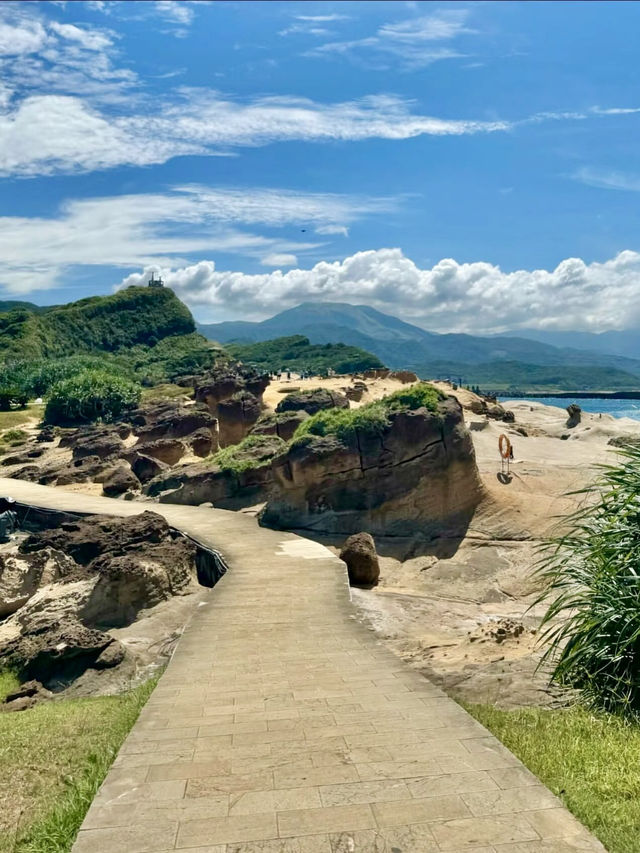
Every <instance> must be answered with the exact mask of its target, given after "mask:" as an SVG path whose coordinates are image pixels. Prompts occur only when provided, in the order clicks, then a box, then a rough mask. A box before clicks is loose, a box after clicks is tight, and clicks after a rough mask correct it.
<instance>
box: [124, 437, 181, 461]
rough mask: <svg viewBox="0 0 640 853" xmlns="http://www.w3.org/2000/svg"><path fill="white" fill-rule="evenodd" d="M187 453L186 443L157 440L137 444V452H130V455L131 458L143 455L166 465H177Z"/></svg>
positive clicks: (171, 439) (176, 440) (172, 440)
mask: <svg viewBox="0 0 640 853" xmlns="http://www.w3.org/2000/svg"><path fill="white" fill-rule="evenodd" d="M186 452H187V448H186V445H185V443H184V442H183V441H180V439H178V438H157V439H155V440H154V441H146V442H140V443H138V444H136V446H135V450H133V451H129V454H128V455H129V458H131V457H132V456H133V455H134V454H135V453H142V454H144V456H151V457H152V459H157V460H158V461H160V462H164V463H165V465H176V464H177V463H178V462H179V461H180V460H181V459H182V457H183V456H184V455H185V453H186Z"/></svg>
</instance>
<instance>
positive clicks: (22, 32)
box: [0, 15, 47, 56]
mask: <svg viewBox="0 0 640 853" xmlns="http://www.w3.org/2000/svg"><path fill="white" fill-rule="evenodd" d="M46 41H47V33H46V30H45V28H44V27H43V26H42V24H41V23H40V22H39V21H37V20H29V19H28V18H26V17H23V16H22V15H20V16H19V17H18V18H17V20H16V21H15V22H12V21H9V20H8V19H6V18H5V19H0V56H17V55H20V54H27V53H35V52H36V51H38V50H40V49H41V48H42V47H44V45H45V44H46Z"/></svg>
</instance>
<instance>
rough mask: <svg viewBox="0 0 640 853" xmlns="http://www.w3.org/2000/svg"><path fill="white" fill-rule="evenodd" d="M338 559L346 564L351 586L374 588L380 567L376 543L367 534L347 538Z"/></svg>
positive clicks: (356, 534) (357, 534)
mask: <svg viewBox="0 0 640 853" xmlns="http://www.w3.org/2000/svg"><path fill="white" fill-rule="evenodd" d="M340 559H341V560H344V562H345V563H346V564H347V571H348V573H349V583H350V584H351V585H352V586H375V585H376V584H377V583H378V578H379V577H380V565H379V563H378V555H377V553H376V543H375V542H374V541H373V536H371V535H370V534H369V533H355V534H354V535H353V536H349V538H348V539H347V541H346V542H345V543H344V545H343V546H342V550H341V551H340Z"/></svg>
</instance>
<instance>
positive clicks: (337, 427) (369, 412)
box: [293, 382, 444, 441]
mask: <svg viewBox="0 0 640 853" xmlns="http://www.w3.org/2000/svg"><path fill="white" fill-rule="evenodd" d="M443 397H444V395H443V394H441V393H440V391H438V389H437V388H434V387H433V385H429V383H428V382H416V383H415V384H414V385H411V386H409V387H407V388H401V389H400V390H399V391H395V392H394V393H393V394H389V396H388V397H383V398H382V399H381V400H376V401H374V402H373V403H367V404H365V405H364V406H360V408H359V409H323V410H322V411H320V412H317V413H316V414H315V415H312V416H311V417H310V418H307V420H305V421H303V422H302V423H301V424H300V426H299V427H298V428H297V430H296V432H295V435H294V437H293V438H294V441H298V440H301V439H304V438H305V436H308V435H320V436H322V435H335V436H336V438H339V439H342V440H348V439H349V438H351V437H352V436H353V435H355V434H356V432H360V433H365V434H369V435H371V434H375V433H381V432H384V430H385V429H386V428H387V427H388V426H389V423H390V422H389V415H390V414H395V413H397V412H402V411H410V410H415V409H422V408H424V409H428V410H429V411H430V412H436V411H437V408H438V403H439V402H440V400H442V399H443Z"/></svg>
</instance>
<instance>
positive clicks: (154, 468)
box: [131, 453, 169, 483]
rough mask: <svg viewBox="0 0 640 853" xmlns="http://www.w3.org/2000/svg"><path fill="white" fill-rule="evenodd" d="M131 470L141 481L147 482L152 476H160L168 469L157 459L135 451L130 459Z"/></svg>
mask: <svg viewBox="0 0 640 853" xmlns="http://www.w3.org/2000/svg"><path fill="white" fill-rule="evenodd" d="M131 470H132V471H133V473H134V474H135V475H136V477H137V478H138V480H140V482H141V483H148V482H149V480H153V478H154V477H158V476H160V474H164V473H165V472H166V471H168V470H169V466H168V465H167V464H166V463H165V462H161V461H160V460H159V459H154V458H153V457H152V456H145V455H144V453H135V455H134V456H133V457H132V459H131Z"/></svg>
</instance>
